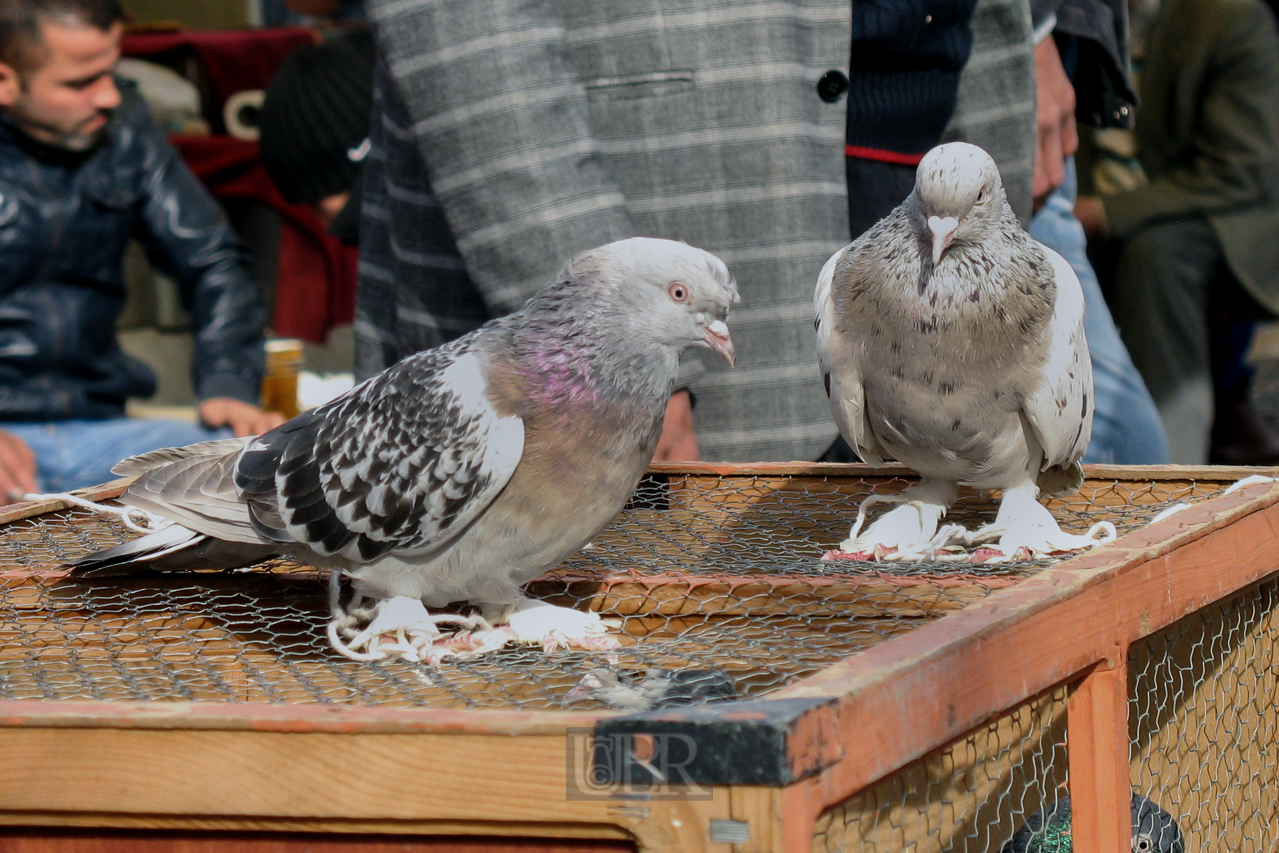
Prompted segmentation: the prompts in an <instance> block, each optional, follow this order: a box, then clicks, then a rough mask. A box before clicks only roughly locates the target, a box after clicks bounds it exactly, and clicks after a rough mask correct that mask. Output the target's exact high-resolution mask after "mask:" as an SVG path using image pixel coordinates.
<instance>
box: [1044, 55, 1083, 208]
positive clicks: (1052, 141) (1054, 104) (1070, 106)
mask: <svg viewBox="0 0 1279 853" xmlns="http://www.w3.org/2000/svg"><path fill="white" fill-rule="evenodd" d="M1035 100H1036V105H1037V111H1038V125H1039V142H1038V145H1037V146H1036V150H1035V185H1034V194H1035V210H1038V209H1039V208H1040V207H1041V206H1043V203H1044V202H1045V201H1046V200H1047V199H1048V196H1049V195H1051V194H1052V191H1053V190H1055V189H1057V187H1059V186H1061V185H1062V182H1064V181H1065V180H1066V158H1067V157H1073V156H1074V154H1075V152H1076V151H1078V150H1079V131H1078V129H1077V128H1076V127H1075V87H1074V86H1072V85H1071V83H1070V78H1069V77H1067V76H1066V69H1065V68H1063V67H1062V65H1061V56H1060V54H1058V53H1057V43H1056V42H1055V41H1053V38H1052V36H1049V37H1048V38H1046V39H1044V40H1043V41H1041V42H1040V43H1039V44H1038V45H1036V46H1035Z"/></svg>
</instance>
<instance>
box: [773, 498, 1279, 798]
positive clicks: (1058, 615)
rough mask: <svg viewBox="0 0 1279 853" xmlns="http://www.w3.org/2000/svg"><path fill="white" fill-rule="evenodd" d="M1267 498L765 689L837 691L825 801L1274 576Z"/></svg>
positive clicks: (1277, 555) (1229, 504) (1227, 508)
mask: <svg viewBox="0 0 1279 853" xmlns="http://www.w3.org/2000/svg"><path fill="white" fill-rule="evenodd" d="M1276 503H1279V485H1276V484H1273V483H1267V484H1258V485H1253V486H1248V487H1245V488H1243V489H1240V490H1237V491H1235V492H1233V493H1232V494H1230V495H1225V496H1221V497H1218V498H1213V499H1211V500H1208V501H1204V502H1202V503H1200V504H1198V505H1196V506H1193V507H1191V508H1189V509H1186V510H1185V511H1183V512H1181V513H1178V514H1176V515H1174V516H1172V517H1171V518H1168V519H1166V520H1164V521H1162V522H1160V523H1158V524H1154V525H1150V526H1148V527H1146V528H1144V529H1142V530H1139V531H1136V532H1134V533H1132V534H1130V535H1129V536H1127V537H1124V538H1123V539H1121V540H1119V541H1117V542H1115V543H1112V544H1111V545H1109V546H1103V547H1101V548H1097V549H1094V550H1093V551H1089V552H1086V553H1084V554H1082V555H1081V556H1078V557H1075V558H1074V559H1072V560H1068V561H1066V562H1065V563H1062V564H1061V565H1060V566H1057V567H1055V568H1053V569H1050V570H1048V571H1045V572H1043V573H1041V574H1039V575H1036V576H1033V577H1031V578H1029V579H1027V580H1026V581H1024V582H1023V583H1021V584H1019V585H1018V586H1016V587H1013V588H1012V589H1007V590H1001V591H999V592H997V593H994V594H993V595H991V596H990V597H989V598H987V599H986V600H985V601H984V602H981V603H979V604H976V605H973V606H972V607H970V608H968V609H966V610H962V611H960V612H958V613H955V614H951V615H949V616H947V617H946V618H944V619H940V620H936V621H934V622H931V623H929V624H926V625H924V626H922V627H920V628H919V629H917V630H915V631H913V632H910V633H908V634H905V635H902V636H899V637H896V638H893V639H892V640H889V641H887V642H885V643H882V644H880V645H878V646H875V647H873V648H870V649H868V650H866V651H864V652H862V653H860V654H857V655H854V656H852V657H850V658H847V659H845V660H844V661H842V662H840V663H837V664H835V665H833V666H831V667H828V668H827V669H825V670H823V671H822V672H821V673H819V674H817V675H814V676H811V677H809V678H807V679H804V680H802V681H800V682H797V683H796V684H793V685H791V686H789V687H786V688H784V689H782V690H780V691H778V692H777V693H775V694H772V695H773V697H776V698H778V699H781V698H798V697H818V696H826V697H830V696H835V697H839V731H840V739H841V740H842V741H843V742H844V744H845V747H846V748H847V750H848V753H847V755H846V757H845V758H844V760H842V761H840V762H839V763H838V764H836V765H834V766H833V767H831V768H829V769H828V770H827V771H825V772H824V773H823V774H822V777H821V778H822V780H823V783H824V785H825V786H826V787H825V791H824V794H823V796H822V800H823V802H824V803H826V804H828V805H833V804H835V803H838V802H840V801H842V800H844V799H846V798H847V797H849V796H851V795H852V794H854V793H856V792H857V791H860V790H862V789H863V788H865V787H866V786H867V785H869V784H871V783H873V782H875V781H876V780H878V779H881V778H884V777H885V776H887V775H888V774H890V773H892V772H894V771H896V770H897V769H899V768H901V767H904V766H905V765H906V764H908V763H910V762H911V761H913V760H914V759H916V758H919V757H921V756H922V755H923V754H925V753H927V752H929V751H931V750H933V749H936V748H937V747H939V746H942V745H944V744H947V743H949V742H951V741H952V740H954V739H956V738H958V737H959V736H960V735H962V734H964V733H965V732H967V731H969V730H971V729H973V728H974V727H975V726H977V725H979V724H980V723H981V722H983V721H985V720H988V719H992V718H993V717H995V716H997V715H998V714H999V713H1000V712H1001V711H1002V710H1004V709H1005V708H1010V707H1013V706H1014V705H1016V704H1017V703H1018V702H1020V701H1021V700H1022V699H1024V698H1025V697H1027V696H1032V695H1036V694H1038V693H1041V692H1044V691H1046V690H1048V689H1050V688H1052V687H1054V686H1055V685H1057V684H1060V683H1063V682H1066V681H1069V680H1071V678H1072V677H1073V676H1074V675H1075V674H1077V673H1079V672H1082V671H1083V670H1085V669H1087V668H1088V667H1090V666H1092V665H1093V664H1095V663H1097V662H1099V661H1110V662H1111V663H1115V662H1116V656H1117V655H1119V654H1121V653H1122V650H1123V649H1125V648H1127V646H1128V644H1130V643H1131V642H1132V641H1133V640H1135V639H1137V638H1139V637H1142V636H1146V635H1149V634H1151V633H1153V632H1154V631H1157V630H1159V629H1160V628H1162V627H1163V626H1165V625H1168V624H1171V623H1172V622H1173V621H1175V620H1177V619H1178V618H1180V617H1181V616H1183V615H1185V614H1186V613H1188V612H1191V611H1193V610H1195V609H1197V608H1200V607H1203V606H1205V605H1207V604H1208V603H1210V602H1213V601H1217V600H1219V599H1221V598H1224V597H1226V596H1228V595H1230V594H1232V593H1234V592H1235V591H1237V590H1240V589H1243V588H1245V587H1247V586H1249V585H1250V584H1253V583H1255V582H1257V581H1259V580H1261V579H1263V578H1266V577H1268V576H1271V575H1273V574H1274V573H1276V571H1279V536H1276V531H1279V507H1277V506H1276ZM1064 638H1069V641H1068V642H1064V641H1063V640H1064Z"/></svg>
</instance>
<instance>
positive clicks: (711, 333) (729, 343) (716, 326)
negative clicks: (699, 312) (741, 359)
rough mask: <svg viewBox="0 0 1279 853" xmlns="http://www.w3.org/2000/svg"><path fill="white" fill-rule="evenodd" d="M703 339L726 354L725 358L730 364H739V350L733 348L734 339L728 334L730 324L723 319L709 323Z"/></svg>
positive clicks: (719, 351)
mask: <svg viewBox="0 0 1279 853" xmlns="http://www.w3.org/2000/svg"><path fill="white" fill-rule="evenodd" d="M702 340H704V341H706V345H707V346H708V347H710V348H711V349H713V350H715V352H717V353H719V354H720V355H722V356H724V360H725V361H727V362H728V363H729V364H730V365H732V366H733V367H736V366H737V351H736V350H735V349H733V339H732V338H730V337H729V336H728V324H727V323H725V322H724V321H723V320H716V321H714V322H713V323H710V324H709V325H707V326H706V328H705V330H704V331H703V333H702Z"/></svg>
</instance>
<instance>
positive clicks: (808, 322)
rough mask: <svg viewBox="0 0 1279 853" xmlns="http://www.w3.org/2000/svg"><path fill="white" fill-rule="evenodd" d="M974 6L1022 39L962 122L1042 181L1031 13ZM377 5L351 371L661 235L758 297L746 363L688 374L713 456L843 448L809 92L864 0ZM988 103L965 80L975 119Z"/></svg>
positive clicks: (838, 226) (995, 59) (826, 175)
mask: <svg viewBox="0 0 1279 853" xmlns="http://www.w3.org/2000/svg"><path fill="white" fill-rule="evenodd" d="M982 5H983V6H984V7H987V17H989V16H990V14H989V7H993V6H997V7H1001V8H1002V18H1000V16H999V13H996V15H995V18H991V21H992V25H993V24H998V25H999V26H1001V27H1002V29H1001V30H1000V31H999V34H998V35H997V40H998V39H1002V40H1003V41H1004V42H1006V43H1005V44H1002V45H1000V46H997V50H996V52H995V53H992V54H989V55H988V59H987V60H985V61H984V62H985V65H984V67H982V68H979V69H978V70H977V74H976V75H975V77H974V79H976V80H978V84H977V85H978V88H979V89H987V90H989V92H990V93H991V96H992V98H993V99H994V100H991V99H989V98H988V99H985V100H983V97H982V95H981V93H980V92H978V93H977V95H976V102H975V103H973V104H972V105H971V106H972V108H971V109H968V110H967V112H968V115H969V117H970V118H974V117H976V118H975V121H977V122H978V123H983V122H984V123H985V124H987V125H990V124H992V119H991V116H993V117H994V118H995V121H994V122H993V123H994V124H997V125H999V126H1000V128H1001V129H1002V131H1003V132H1004V133H1005V135H1006V136H1007V137H1008V139H1009V140H1010V144H1011V145H1012V146H1013V147H1014V148H1017V146H1020V148H1018V150H1016V151H1015V152H1014V153H1015V155H1016V157H1015V158H1014V159H1019V162H1018V163H1017V164H1016V165H1017V167H1018V168H1022V170H1023V171H1024V172H1026V174H1025V176H1024V179H1025V183H1026V187H1027V189H1028V187H1029V183H1028V182H1029V171H1028V169H1029V160H1028V155H1029V153H1030V148H1033V125H1030V124H1028V123H1027V122H1026V121H1024V120H1023V119H1026V118H1029V119H1030V120H1031V121H1033V76H1032V77H1030V78H1029V79H1028V78H1027V77H1026V72H1027V71H1028V70H1031V69H1032V66H1030V65H1029V59H1030V52H1029V51H1030V49H1029V43H1028V41H1027V38H1028V35H1029V12H1028V10H1027V9H1026V7H1025V3H1024V0H1023V2H1021V3H1018V2H1017V0H994V2H988V0H984V2H983V4H982ZM1009 9H1012V10H1013V11H1012V12H1011V13H1010V12H1009V11H1008V10H1009ZM369 11H370V15H371V18H372V19H373V22H374V27H375V32H376V36H377V42H378V49H379V53H380V56H381V62H382V67H381V69H380V73H379V83H378V86H377V93H376V95H375V97H376V98H377V103H378V107H377V108H376V109H375V117H376V120H375V124H374V127H373V142H374V144H373V153H372V154H371V155H370V163H369V166H368V180H367V182H366V188H365V198H364V212H363V216H364V220H363V222H362V226H361V269H360V293H359V304H358V307H357V320H356V323H357V326H356V333H357V341H358V350H357V358H358V366H357V372H358V373H360V374H361V375H362V376H367V375H370V374H372V373H373V372H376V371H377V370H380V369H382V368H383V367H385V366H387V365H388V364H390V363H391V362H393V361H395V360H396V359H397V358H399V357H402V356H403V355H406V354H408V353H410V352H413V351H416V350H418V349H422V348H424V347H428V346H434V345H437V344H439V343H441V342H443V341H444V340H447V339H449V338H451V337H454V336H456V335H458V334H460V333H462V332H465V331H467V330H468V329H470V328H473V327H475V326H476V325H479V323H481V322H483V321H484V320H485V319H486V318H487V317H488V316H491V315H493V314H498V313H505V312H508V311H513V310H517V309H518V308H520V307H521V306H522V305H523V303H524V302H525V300H527V299H528V297H529V296H530V295H531V294H532V293H534V292H535V291H536V290H537V289H538V288H540V287H542V286H544V285H546V284H548V283H549V282H550V281H551V279H552V277H553V276H554V275H555V274H556V273H557V272H558V270H559V269H560V268H561V266H562V265H563V263H564V262H565V261H566V260H567V259H568V258H569V257H571V256H572V255H574V254H575V253H577V252H580V251H582V250H584V249H587V248H590V247H593V246H597V245H600V244H602V243H606V242H609V241H611V240H616V239H619V238H623V237H627V236H631V235H635V234H641V235H647V236H655V237H667V238H673V239H679V240H684V241H686V242H688V243H690V244H692V245H695V246H699V247H701V248H704V249H706V250H708V251H711V252H713V253H715V254H717V255H719V256H720V257H722V258H723V259H724V260H725V262H727V264H728V266H729V269H731V270H732V271H733V273H734V274H735V275H736V277H737V281H738V284H739V287H740V290H741V295H742V302H741V304H740V305H739V306H737V307H736V308H734V309H733V312H732V314H731V316H730V318H729V325H730V328H731V329H732V333H733V339H734V341H735V342H736V344H737V352H738V367H737V368H736V369H735V370H733V369H729V368H728V367H727V366H726V365H720V364H717V363H715V362H717V361H718V360H717V359H712V358H707V359H706V360H705V366H704V367H702V366H700V365H690V366H689V367H690V369H689V370H687V371H686V373H687V375H688V377H689V381H690V384H691V387H692V390H693V391H694V393H695V395H696V409H695V411H694V420H695V423H696V427H697V434H698V441H699V443H700V446H701V449H702V455H703V457H704V458H707V459H719V460H732V461H758V460H791V459H814V458H816V457H817V456H819V455H820V454H821V453H822V452H823V451H824V450H825V449H826V448H827V447H828V446H829V445H830V443H831V441H832V440H833V439H834V438H835V435H836V429H835V426H834V423H833V422H832V420H831V418H830V414H829V409H828V407H827V405H826V401H825V396H824V393H823V390H822V387H821V380H820V374H819V371H818V369H817V367H816V359H815V355H814V343H813V332H812V307H811V306H812V293H813V286H814V283H815V281H816V279H817V274H818V272H819V271H820V269H821V266H822V264H823V263H824V262H825V261H826V259H827V258H828V257H829V256H830V255H831V254H832V253H833V252H835V251H836V250H837V249H839V248H840V247H842V246H844V245H846V244H847V242H848V239H849V234H848V215H847V201H846V198H845V193H846V186H845V179H844V159H843V140H844V120H845V109H846V105H845V102H844V101H843V100H842V99H841V100H838V101H835V102H834V103H827V102H825V101H823V100H822V99H821V98H820V97H819V96H818V91H817V82H818V80H819V79H821V77H822V75H823V74H825V73H826V72H827V71H829V70H832V69H838V70H841V71H846V70H847V68H848V51H849V35H850V26H851V23H850V21H851V14H850V4H849V0H771V2H763V0H608V2H599V0H525V1H524V2H511V0H371V2H370V3H369ZM981 17H982V13H981V12H979V15H978V18H979V19H980V18H981ZM1010 18H1011V19H1013V21H1014V26H1011V28H1010V25H1009V23H1008V20H1009V19H1010ZM979 26H981V23H980V21H979V20H975V21H974V27H979ZM982 40H983V36H982V35H981V34H980V33H979V34H978V35H977V42H978V45H980V44H981V43H982ZM975 50H976V49H975ZM1001 50H1002V52H999V51H1001ZM978 64H979V65H981V64H982V63H978ZM1031 74H1032V75H1033V70H1031ZM983 75H984V76H983ZM966 76H967V72H966ZM996 77H998V78H1000V79H1001V80H1002V82H996V81H995V80H994V78H996ZM1014 78H1015V79H1014ZM1010 81H1011V82H1010ZM1013 90H1016V91H1015V92H1014V91H1013ZM1010 92H1011V93H1012V94H1010ZM973 97H974V95H973V85H972V83H971V82H970V83H969V85H968V86H967V89H965V86H964V84H963V83H961V109H963V108H964V100H965V98H968V99H969V100H972V98H973ZM1027 97H1028V98H1029V100H1027ZM1010 98H1011V99H1012V100H1016V101H1019V109H1020V110H1021V112H1020V113H1019V116H1020V118H1018V119H1017V120H1015V121H1012V122H1011V124H1010V122H1009V115H1010V113H1009V112H1008V109H1007V108H1006V105H1005V104H1004V103H1002V101H1007V100H1009V99H1010ZM1027 105H1028V106H1029V110H1027V109H1026V108H1025V107H1026V106H1027ZM983 108H985V109H986V110H987V112H988V113H989V116H986V117H984V118H983V117H981V116H980V112H981V110H982V109H983ZM1028 128H1029V129H1030V133H1031V136H1030V137H1029V140H1028V141H1029V146H1030V148H1027V145H1026V141H1027V140H1026V137H1025V135H1024V131H1025V130H1026V129H1028ZM973 141H980V140H979V139H974V140H973ZM1023 149H1024V150H1023ZM996 156H997V159H998V158H999V155H998V154H996ZM1002 162H1003V160H1001V163H1002ZM1005 177H1006V180H1007V179H1008V176H1007V175H1006V176H1005Z"/></svg>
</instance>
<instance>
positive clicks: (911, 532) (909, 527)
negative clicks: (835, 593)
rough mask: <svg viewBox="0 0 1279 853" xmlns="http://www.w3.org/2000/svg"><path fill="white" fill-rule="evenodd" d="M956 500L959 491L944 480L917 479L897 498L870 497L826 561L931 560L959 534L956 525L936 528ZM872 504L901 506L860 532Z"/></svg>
mask: <svg viewBox="0 0 1279 853" xmlns="http://www.w3.org/2000/svg"><path fill="white" fill-rule="evenodd" d="M958 496H959V488H958V486H956V485H955V484H954V483H952V482H949V481H946V480H935V479H930V478H924V479H921V480H920V481H919V482H918V483H916V484H915V485H913V486H911V487H910V488H908V489H906V491H904V492H902V493H901V494H900V495H872V496H870V497H869V498H867V499H866V500H865V501H863V502H862V505H861V508H860V509H859V510H858V511H857V522H856V523H855V524H854V525H853V529H852V532H850V533H849V534H848V538H847V539H845V540H844V541H843V542H842V543H841V544H840V546H839V550H838V551H831V552H828V553H827V555H826V558H827V559H846V560H870V559H876V560H908V559H921V558H924V557H930V556H932V554H933V552H935V551H936V550H937V549H938V548H941V547H943V546H944V545H946V544H947V542H948V541H949V540H950V539H951V538H952V536H953V535H954V534H956V533H958V532H960V530H961V528H959V527H958V525H946V526H945V527H943V528H942V529H941V531H938V529H937V526H938V523H939V522H940V521H941V519H942V518H943V517H945V515H946V511H947V510H948V509H950V506H951V504H953V503H954V502H955V499H956V498H957V497H958ZM876 503H897V504H901V505H900V506H898V507H897V508H896V509H893V510H891V511H889V512H888V513H886V514H885V515H884V516H883V517H882V518H880V519H878V520H877V521H876V522H875V523H874V524H872V525H871V526H870V527H869V528H867V529H866V531H865V532H864V533H862V532H861V528H862V525H863V524H864V523H865V521H866V510H868V509H869V508H870V507H871V506H872V505H874V504H876Z"/></svg>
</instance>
